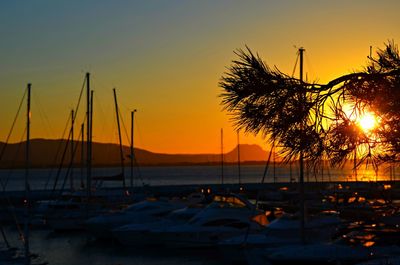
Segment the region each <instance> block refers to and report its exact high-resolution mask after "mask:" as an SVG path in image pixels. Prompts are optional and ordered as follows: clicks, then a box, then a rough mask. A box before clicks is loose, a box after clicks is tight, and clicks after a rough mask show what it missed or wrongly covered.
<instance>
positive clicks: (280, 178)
mask: <svg viewBox="0 0 400 265" xmlns="http://www.w3.org/2000/svg"><path fill="white" fill-rule="evenodd" d="M298 171H299V170H298V167H297V165H292V166H289V165H282V164H280V165H276V166H275V168H274V167H273V166H272V165H271V164H270V165H269V166H268V168H267V170H266V165H241V167H240V181H241V183H260V182H261V181H262V178H263V176H264V172H267V173H266V175H265V179H264V182H274V181H276V182H290V181H291V180H292V181H297V179H298ZM395 171H398V170H394V169H393V168H390V167H383V166H382V167H381V168H379V170H378V171H375V170H374V169H373V168H372V167H369V168H368V167H361V168H359V169H358V170H357V174H355V172H354V170H353V169H352V168H351V167H345V168H341V169H338V168H336V169H327V168H325V169H324V170H323V172H322V171H319V172H314V171H313V170H306V172H305V180H306V181H355V180H358V181H376V180H389V179H395V178H396V176H395ZM120 172H121V169H120V168H113V167H108V168H93V170H92V176H112V175H116V174H119V173H120ZM71 173H72V180H73V185H74V186H75V187H79V185H80V183H81V182H85V181H86V171H85V169H80V168H74V169H72V170H68V169H65V168H62V169H58V168H50V169H30V170H29V175H28V181H29V186H30V188H31V189H32V190H35V189H52V188H53V187H55V188H57V189H61V188H63V187H64V188H69V187H70V186H71V183H70V181H71V177H70V176H71ZM133 173H134V174H133V178H132V182H133V184H134V186H141V185H143V184H146V185H150V186H159V185H161V186H163V185H190V184H218V183H221V176H222V168H221V166H154V167H141V168H134V170H133ZM25 174H26V171H25V170H24V169H2V170H0V181H1V182H0V184H1V186H0V188H3V189H6V190H23V189H24V179H25ZM223 177H224V183H226V184H234V183H238V182H239V170H238V166H237V165H225V166H224V169H223ZM125 178H126V183H129V184H130V181H131V177H130V168H125ZM118 185H119V186H120V185H121V184H120V183H118V182H104V183H103V186H108V187H118Z"/></svg>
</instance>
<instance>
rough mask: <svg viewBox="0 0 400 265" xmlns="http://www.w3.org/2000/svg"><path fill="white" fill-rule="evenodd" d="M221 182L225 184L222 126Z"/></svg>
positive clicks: (222, 134) (222, 132)
mask: <svg viewBox="0 0 400 265" xmlns="http://www.w3.org/2000/svg"><path fill="white" fill-rule="evenodd" d="M221 184H222V185H224V129H222V128H221Z"/></svg>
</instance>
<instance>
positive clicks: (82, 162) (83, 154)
mask: <svg viewBox="0 0 400 265" xmlns="http://www.w3.org/2000/svg"><path fill="white" fill-rule="evenodd" d="M81 137H82V139H81V188H84V187H85V184H84V181H83V175H84V173H83V172H84V167H85V124H84V123H82V124H81Z"/></svg>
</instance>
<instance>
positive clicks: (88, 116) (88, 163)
mask: <svg viewBox="0 0 400 265" xmlns="http://www.w3.org/2000/svg"><path fill="white" fill-rule="evenodd" d="M90 102H91V93H90V73H86V189H87V197H88V201H89V198H90V187H91V174H92V172H91V167H92V165H91V162H92V159H91V150H90V147H91V146H90V140H91V139H90V137H91V133H90V132H91V113H90V109H91V108H90V107H91V104H90Z"/></svg>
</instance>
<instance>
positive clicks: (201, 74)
mask: <svg viewBox="0 0 400 265" xmlns="http://www.w3.org/2000/svg"><path fill="white" fill-rule="evenodd" d="M399 10H400V1H397V0H393V1H389V0H381V1H367V0H354V1H348V0H347V1H323V0H321V1H317V0H315V1H312V0H309V1H297V0H292V1H239V0H238V1H222V0H208V1H207V0H202V1H197V0H193V1H190V0H182V1H173V0H169V1H162V0H159V1H152V0H149V1H122V0H121V1H105V0H104V1H103V0H83V1H71V0H64V1H61V0H60V1H54V0H47V1H44V0H38V1H1V2H0V32H1V36H2V37H1V41H0V91H1V96H0V141H5V139H6V137H7V134H8V131H9V129H10V127H11V124H12V121H13V118H14V115H15V113H16V111H17V108H18V105H19V102H20V100H21V97H22V95H23V93H24V90H25V88H26V84H27V83H28V82H31V83H32V90H33V91H32V93H33V94H32V97H33V98H32V133H31V134H32V138H53V139H54V138H60V137H61V136H62V133H63V130H64V127H65V126H66V123H67V119H68V115H70V111H71V109H72V108H73V107H74V106H75V105H76V103H77V100H78V96H79V92H80V89H81V87H82V82H83V79H84V75H85V73H86V72H87V71H89V72H90V73H91V76H92V78H93V79H92V87H93V89H94V90H95V92H94V93H95V98H94V100H95V103H94V133H93V140H94V141H99V142H117V139H118V137H117V129H116V122H115V112H114V105H113V104H114V102H113V94H112V88H113V87H115V88H116V89H117V94H118V100H119V103H120V109H121V111H122V116H123V120H124V123H125V126H126V129H127V130H128V131H129V127H130V111H131V110H132V109H138V112H137V113H136V124H135V126H136V129H135V145H136V146H137V147H139V148H144V149H148V150H151V151H154V152H166V153H216V152H219V150H220V129H221V128H223V129H224V140H225V143H224V146H225V147H224V148H225V150H227V151H228V150H230V149H233V148H234V147H235V145H236V133H235V132H234V129H233V127H232V123H231V122H230V119H229V115H228V114H227V113H226V112H224V111H222V106H221V105H220V102H221V99H220V98H219V97H218V96H219V94H220V93H221V92H222V90H221V88H219V87H218V82H219V80H220V78H221V76H222V75H223V73H224V71H226V67H228V66H229V65H230V63H231V60H233V59H236V57H235V55H234V53H233V51H234V50H236V49H238V48H244V47H245V45H247V46H249V47H250V49H252V50H253V51H254V52H258V53H259V54H260V56H261V57H262V58H263V59H264V61H265V62H266V63H267V64H269V65H271V66H273V65H276V66H277V67H278V68H279V69H280V70H281V71H283V72H285V73H288V74H291V73H292V71H293V67H294V64H295V60H296V52H297V49H296V47H300V46H303V47H304V48H305V49H306V53H305V71H306V73H307V74H306V76H307V77H308V79H309V80H313V81H315V80H317V81H318V82H321V83H323V82H327V81H329V80H330V79H333V78H335V77H337V76H339V75H342V74H345V73H348V72H352V71H355V70H360V69H361V68H362V66H363V65H365V63H366V62H367V56H368V55H369V49H370V48H369V47H370V46H372V47H373V50H376V49H377V48H379V47H383V46H384V43H385V42H387V41H388V40H394V41H395V42H396V43H399V41H400V29H399V25H400V16H399V15H398V12H399ZM82 103H83V102H82ZM81 107H82V106H81ZM23 110H24V111H25V106H24V109H23ZM82 111H83V108H82V109H81V111H80V114H79V116H78V121H77V122H78V123H81V122H82V121H83V115H82V114H83V112H82ZM24 126H25V125H24V116H23V115H21V116H20V117H19V120H18V123H17V127H16V128H15V131H14V134H13V136H12V138H11V142H18V141H20V140H21V139H22V137H23V131H24ZM75 134H76V135H78V129H77V130H76V133H75ZM124 135H125V133H124ZM123 140H124V144H126V145H128V141H127V138H126V137H125V136H124V139H123ZM241 143H249V144H252V143H257V144H260V145H263V147H264V149H266V147H265V144H263V140H262V139H261V138H259V137H258V138H255V137H254V136H251V135H249V136H247V137H245V136H243V135H242V136H241Z"/></svg>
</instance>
